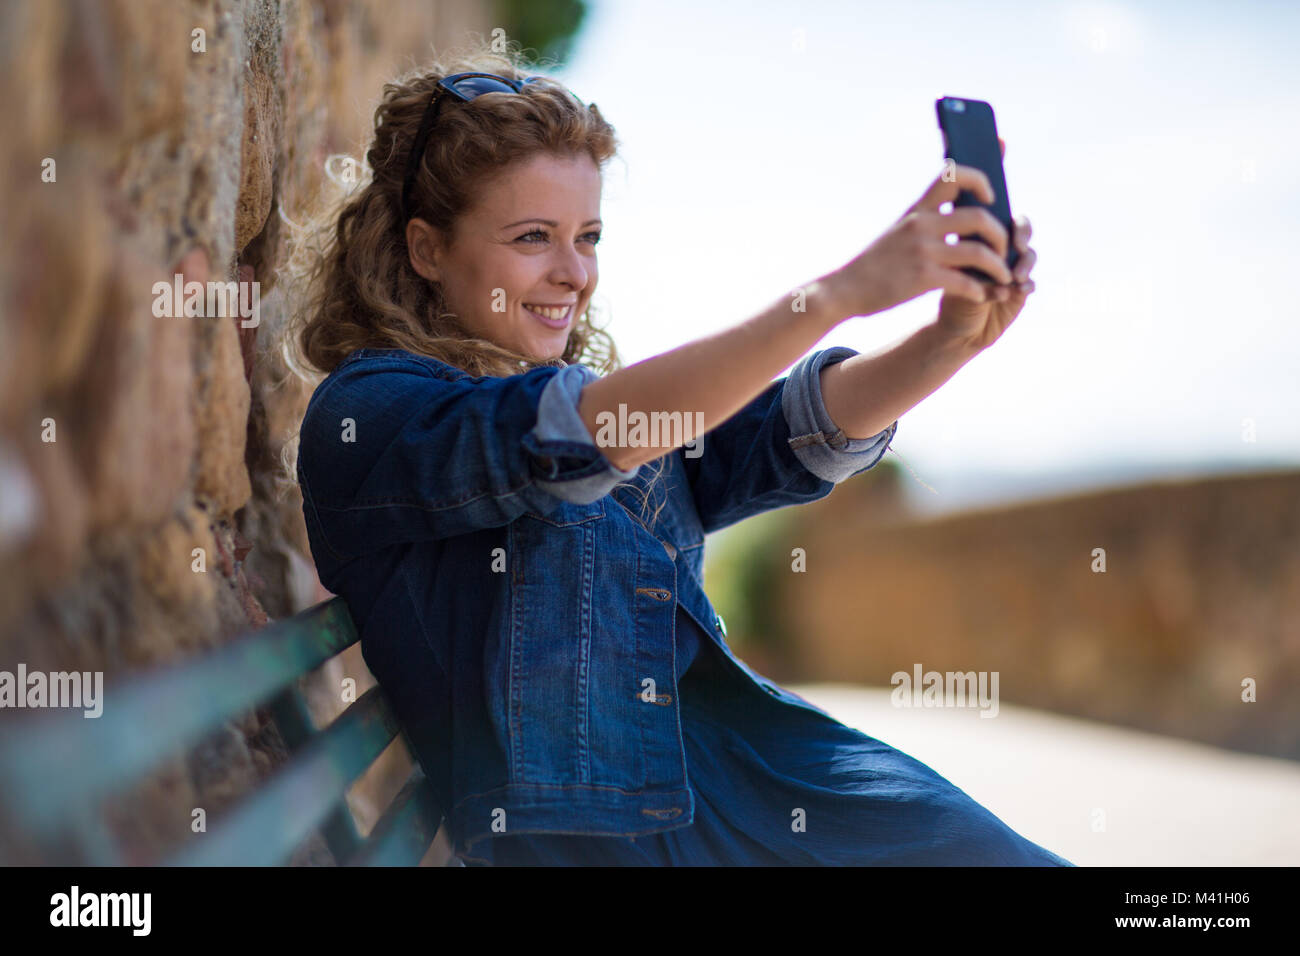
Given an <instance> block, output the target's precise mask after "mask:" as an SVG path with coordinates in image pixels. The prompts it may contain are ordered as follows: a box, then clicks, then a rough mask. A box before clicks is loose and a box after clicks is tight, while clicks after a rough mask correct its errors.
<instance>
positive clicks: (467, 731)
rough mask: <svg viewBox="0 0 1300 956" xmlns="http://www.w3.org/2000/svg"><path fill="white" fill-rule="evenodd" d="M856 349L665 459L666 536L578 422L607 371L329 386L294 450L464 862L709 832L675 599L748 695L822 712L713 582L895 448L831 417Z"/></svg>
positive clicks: (409, 357) (385, 363) (420, 362)
mask: <svg viewBox="0 0 1300 956" xmlns="http://www.w3.org/2000/svg"><path fill="white" fill-rule="evenodd" d="M855 354H856V352H855V351H854V350H852V349H849V348H844V347H836V348H830V349H825V350H822V351H817V352H813V353H810V354H809V355H807V356H805V357H804V358H802V359H801V360H800V361H799V362H798V363H797V364H796V365H795V366H794V367H793V369H792V370H791V372H790V374H789V375H788V376H787V377H785V378H783V379H779V380H777V381H774V382H772V383H771V384H770V385H769V386H768V387H767V388H765V389H764V390H763V392H762V393H761V394H759V395H758V396H757V397H756V398H754V399H753V400H752V401H750V402H749V403H748V404H747V405H745V406H744V407H743V408H742V409H741V410H740V411H738V412H737V413H736V414H735V415H733V416H732V417H731V418H729V419H728V420H727V421H725V422H723V423H721V424H720V425H718V426H716V427H715V428H713V429H712V430H710V431H708V432H706V433H705V434H704V435H703V437H702V438H700V439H698V440H697V441H698V443H699V444H698V448H699V449H700V451H699V452H697V451H696V447H694V446H687V447H683V448H678V449H676V450H675V451H674V452H672V453H671V454H668V455H666V456H664V458H663V461H664V462H665V467H664V472H663V477H662V479H661V480H660V481H658V482H655V483H654V486H653V488H652V491H651V497H650V503H651V507H650V508H649V511H648V512H647V513H649V512H652V511H653V507H654V506H657V505H659V504H660V503H664V507H663V509H662V511H661V512H660V514H659V516H658V518H657V519H656V520H655V521H654V522H653V524H652V525H651V526H649V527H648V526H647V523H646V522H645V521H644V520H643V518H642V513H641V509H640V504H641V494H644V493H645V492H646V490H647V486H649V485H650V479H651V478H652V477H653V475H654V468H653V467H651V466H648V465H639V466H637V467H636V468H633V469H631V470H629V471H620V470H617V469H615V468H614V467H613V465H612V464H611V463H610V462H609V460H608V459H607V458H606V457H605V455H604V454H603V453H602V451H601V450H600V448H599V447H598V446H597V445H596V443H595V442H594V441H593V440H592V437H591V435H590V434H589V433H588V432H587V429H586V426H585V425H584V424H583V422H582V419H581V417H580V416H579V414H578V408H577V406H578V396H579V393H580V391H581V389H582V387H583V386H584V385H586V384H587V383H589V382H591V381H594V380H595V379H596V378H597V377H598V376H597V375H596V373H595V372H594V371H593V370H592V369H590V368H588V367H587V366H585V365H569V366H566V367H564V368H558V367H554V366H545V367H541V368H534V369H531V370H529V371H526V372H522V373H519V374H516V375H512V376H509V377H493V376H479V377H471V376H470V375H468V374H467V373H465V372H464V371H463V370H461V369H458V368H455V367H453V366H450V365H447V364H445V363H443V362H440V361H437V360H436V359H432V358H427V357H424V356H419V355H415V354H412V353H410V352H406V351H403V350H399V349H360V350H358V351H355V352H353V353H352V354H351V355H349V356H348V357H347V358H346V359H345V360H344V361H343V362H342V363H340V364H339V366H338V367H337V368H336V369H335V370H334V371H333V372H332V373H331V374H330V375H329V377H328V378H326V379H325V380H324V381H323V382H322V383H321V384H320V385H319V387H318V388H317V389H316V391H315V393H314V394H313V395H312V397H311V401H310V402H309V404H308V407H307V411H306V415H305V417H304V421H303V424H302V430H301V442H300V447H299V455H298V478H299V481H300V484H301V489H302V496H303V512H304V516H305V519H306V523H307V533H308V536H309V540H310V544H311V549H312V554H313V555H314V557H315V560H316V566H317V570H318V572H319V575H320V579H321V582H322V583H323V584H324V585H325V587H326V588H328V589H329V590H330V591H331V592H333V593H334V594H338V595H341V596H342V597H343V598H344V600H345V601H346V603H347V605H348V608H349V610H350V611H351V613H352V615H353V618H354V619H355V621H356V623H357V626H358V628H359V630H360V633H361V644H362V653H363V656H364V659H365V661H366V664H367V666H368V667H369V668H370V670H371V672H372V673H373V674H374V675H375V677H376V679H377V680H378V681H379V682H380V685H381V686H382V687H383V688H384V690H385V692H386V693H387V695H388V696H389V698H390V699H391V700H392V702H393V706H394V708H395V710H396V711H397V713H398V716H399V717H400V718H401V719H402V722H403V724H404V725H405V727H406V730H407V735H408V739H409V740H410V742H411V745H412V747H413V748H414V749H415V751H416V756H417V757H418V759H419V760H420V763H421V766H422V767H423V769H424V771H425V773H426V774H427V775H428V777H429V779H430V781H431V782H432V783H433V785H434V788H435V791H436V792H437V793H438V795H439V797H440V798H441V800H442V805H443V807H444V809H445V810H446V811H447V813H448V817H449V823H450V833H451V837H452V839H453V842H454V848H455V850H456V852H457V853H458V854H460V855H466V854H467V853H468V852H469V849H470V847H471V845H472V844H473V843H475V842H476V841H478V840H480V839H483V838H485V837H490V836H492V835H493V834H497V833H504V832H509V833H524V832H549V833H576V834H589V835H606V836H608V835H622V836H640V835H643V834H648V833H653V832H658V831H662V830H669V829H673V828H676V827H680V826H687V825H689V824H690V823H691V822H692V814H693V802H692V797H691V793H690V790H689V787H688V786H687V779H686V767H685V762H684V751H683V745H682V733H681V723H680V720H681V718H680V714H679V710H678V701H677V686H676V673H677V672H676V664H675V654H676V640H675V618H676V609H677V606H678V605H679V604H680V605H681V607H682V608H683V609H684V610H685V612H686V613H687V614H689V615H690V617H691V618H693V619H694V621H695V622H696V623H697V624H699V625H700V627H701V628H702V629H703V630H704V631H705V632H706V633H708V634H709V635H710V636H711V637H712V638H713V640H714V641H716V643H717V645H718V647H719V648H720V649H721V650H722V653H723V655H725V658H726V660H727V661H729V662H731V664H734V667H735V669H736V671H737V672H738V673H739V674H740V675H743V679H744V680H748V681H752V682H753V685H754V686H755V687H757V688H762V691H765V692H766V693H767V694H769V695H771V698H772V699H774V700H776V701H779V702H780V703H781V704H782V705H786V706H793V707H806V708H811V709H813V710H816V711H818V712H819V713H824V712H822V711H821V710H820V709H819V708H817V707H815V706H814V705H813V704H811V703H809V702H808V701H805V700H804V699H803V698H801V697H799V696H798V695H796V694H793V693H791V692H789V691H787V690H784V689H783V688H780V687H778V686H776V685H775V684H773V683H772V682H770V681H768V680H767V679H765V678H764V677H762V676H761V675H759V674H757V673H755V672H754V671H752V670H751V669H750V668H749V667H748V666H747V665H746V664H745V663H744V662H743V661H741V660H740V659H739V658H737V657H735V655H733V654H732V652H731V650H730V648H729V647H728V646H727V643H726V639H725V630H724V625H723V622H722V619H721V617H720V616H719V615H718V614H717V612H716V611H715V610H714V608H713V605H712V604H711V603H710V601H709V598H708V597H707V596H706V595H705V593H704V589H703V578H702V571H703V562H704V536H705V535H706V534H708V533H709V532H710V531H716V530H718V529H719V528H724V527H726V526H728V525H731V524H734V523H735V522H737V521H740V520H741V519H743V518H746V517H748V516H750V515H754V514H758V513H759V512H763V511H768V510H770V509H774V508H780V507H784V506H787V505H795V504H801V503H803V502H808V501H815V500H817V499H819V498H823V497H825V496H826V495H827V494H829V493H830V491H831V490H832V489H833V488H834V486H835V485H836V484H837V483H838V482H840V481H843V480H844V479H845V478H847V477H849V476H850V475H854V474H857V473H858V472H861V471H866V470H867V469H869V468H871V467H872V466H874V465H875V464H876V463H877V462H878V461H879V460H880V459H881V458H882V457H883V455H884V453H885V450H886V448H887V447H888V445H889V443H890V441H892V439H893V436H894V433H895V431H896V430H897V428H898V422H894V423H893V424H892V425H890V426H889V428H887V429H885V430H884V431H883V432H881V433H880V434H878V435H875V436H873V437H871V438H863V439H853V440H850V439H847V438H846V437H845V435H844V434H843V432H842V431H840V430H839V429H838V428H837V427H836V426H835V424H834V423H833V422H832V421H831V420H830V418H829V417H828V415H827V413H826V409H825V407H824V405H823V403H822V397H821V387H820V378H819V373H820V370H821V368H822V366H823V365H825V364H826V363H829V362H836V361H840V360H842V359H844V358H847V357H849V356H851V355H855ZM620 481H628V482H630V483H632V485H633V486H634V487H635V489H636V490H632V489H629V488H628V487H626V486H624V487H620V488H614V485H615V484H616V483H617V482H620ZM638 492H640V494H638ZM762 691H760V699H766V698H763V697H762Z"/></svg>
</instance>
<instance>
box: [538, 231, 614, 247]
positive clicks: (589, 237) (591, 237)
mask: <svg viewBox="0 0 1300 956" xmlns="http://www.w3.org/2000/svg"><path fill="white" fill-rule="evenodd" d="M531 236H540V237H541V241H543V242H545V241H546V240H547V239H548V238H549V236H547V234H546V230H544V229H532V230H530V231H528V232H526V233H524V234H523V235H522V236H520V237H519V241H520V242H523V241H525V240H527V241H528V242H529V243H531V242H532V241H533V240H532V239H531V238H530V237H531ZM582 238H583V239H585V240H586V241H587V242H590V243H591V244H592V245H593V246H594V245H596V243H598V242H600V233H599V232H589V233H587V234H585V235H584V236H583V237H582Z"/></svg>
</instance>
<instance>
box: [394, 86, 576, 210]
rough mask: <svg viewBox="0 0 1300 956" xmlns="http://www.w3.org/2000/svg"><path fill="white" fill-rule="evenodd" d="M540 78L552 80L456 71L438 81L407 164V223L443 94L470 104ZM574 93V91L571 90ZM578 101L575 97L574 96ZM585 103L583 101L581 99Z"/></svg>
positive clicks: (519, 88)
mask: <svg viewBox="0 0 1300 956" xmlns="http://www.w3.org/2000/svg"><path fill="white" fill-rule="evenodd" d="M538 80H550V81H551V82H555V81H554V80H551V78H550V77H549V76H530V77H527V78H525V79H523V80H511V79H508V78H507V77H504V76H497V75H496V74H495V73H453V74H452V75H451V76H444V77H443V78H442V79H440V80H439V81H438V86H437V88H436V89H435V90H434V91H433V98H432V99H430V100H429V105H428V106H427V107H425V110H424V119H422V120H421V121H420V129H419V131H418V132H417V133H416V134H415V142H414V143H412V144H411V156H410V159H409V160H408V161H407V164H406V178H405V180H403V182H402V222H403V223H405V222H407V221H408V220H409V219H410V218H411V216H410V213H409V211H408V210H409V209H410V195H411V186H412V185H413V184H414V183H415V175H416V173H417V172H418V171H419V168H420V157H422V156H423V155H424V147H425V146H426V145H427V144H428V142H429V134H430V133H431V132H433V127H434V124H435V123H437V122H438V111H439V110H440V109H441V108H442V101H443V100H444V99H446V97H445V96H443V95H441V94H443V93H450V94H451V95H452V96H454V97H456V99H458V100H460V101H461V102H464V103H468V102H469V101H470V100H472V99H474V97H476V96H482V95H483V94H484V93H519V92H521V91H522V90H523V88H524V87H525V86H527V85H528V84H529V83H534V82H537V81H538ZM569 95H570V96H573V93H572V92H570V93H569ZM573 98H574V99H575V100H578V98H577V97H576V96H573ZM578 103H580V104H581V103H582V100H578Z"/></svg>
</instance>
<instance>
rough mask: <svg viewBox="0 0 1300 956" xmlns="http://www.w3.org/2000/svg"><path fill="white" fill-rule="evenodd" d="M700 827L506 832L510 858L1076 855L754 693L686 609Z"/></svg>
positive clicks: (683, 645) (858, 859)
mask: <svg viewBox="0 0 1300 956" xmlns="http://www.w3.org/2000/svg"><path fill="white" fill-rule="evenodd" d="M677 642H678V649H677V666H678V693H679V694H680V703H681V719H682V739H683V743H684V745H685V747H686V772H687V779H688V783H689V786H690V788H691V792H692V794H693V796H694V799H695V819H694V822H693V823H692V824H691V825H690V826H686V827H679V828H677V829H675V830H667V831H664V832H662V833H654V834H650V835H648V836H642V837H632V838H629V837H605V836H586V835H570V834H538V833H525V834H505V835H502V836H497V837H493V838H491V839H490V840H488V841H486V842H488V843H490V844H491V848H490V851H489V852H490V854H491V858H492V860H493V862H494V864H495V865H498V866H500V865H505V866H565V865H594V866H727V865H733V866H781V865H814V866H815V865H829V866H864V865H866V866H870V865H882V866H1073V865H1074V864H1072V863H1070V862H1069V861H1068V860H1065V859H1063V858H1062V857H1060V856H1057V855H1056V854H1055V853H1052V852H1050V851H1049V850H1046V849H1044V848H1043V847H1041V846H1038V845H1037V844H1036V843H1032V842H1030V841H1029V840H1026V839H1025V838H1024V837H1022V836H1020V835H1019V834H1018V833H1016V832H1015V831H1014V830H1012V829H1011V828H1010V827H1008V826H1007V825H1006V824H1005V823H1003V822H1002V821H1001V820H999V819H998V818H997V817H996V816H994V815H993V814H992V813H991V812H989V811H988V810H987V809H985V808H984V807H983V806H981V805H980V804H978V803H976V802H975V801H974V800H973V799H971V797H970V796H969V795H967V794H966V793H965V792H964V791H962V790H959V789H958V788H957V787H956V786H954V785H953V784H952V783H950V782H949V781H948V780H946V779H944V778H943V777H941V776H940V775H939V774H937V773H936V772H935V771H933V770H931V769H930V768H929V767H928V766H926V765H925V764H923V763H921V762H920V761H919V760H915V759H914V758H912V757H909V756H907V755H906V754H904V753H902V752H901V751H898V750H895V749H894V748H893V747H890V746H889V745H887V744H885V743H882V742H881V741H879V740H876V739H875V738H874V737H868V736H867V735H866V734H864V733H862V732H861V731H858V730H854V729H853V728H851V727H848V726H846V725H845V724H842V723H840V722H839V721H836V720H832V719H829V718H827V717H825V716H823V715H821V714H818V713H816V712H814V711H811V710H805V709H802V708H798V707H791V706H789V705H788V704H783V703H781V702H780V701H777V700H773V699H771V698H769V697H768V696H767V695H766V694H762V693H758V694H756V693H755V692H754V687H753V685H750V684H746V683H742V681H741V680H740V679H739V678H738V677H737V676H736V675H735V672H734V671H733V670H731V669H730V668H728V667H727V666H726V661H725V659H724V658H723V657H722V654H721V652H720V651H719V650H718V649H717V647H715V646H714V644H713V641H712V640H711V639H710V638H709V637H708V636H707V635H705V634H702V633H701V632H700V630H699V627H698V625H696V624H695V622H694V620H693V619H692V618H691V617H690V616H689V615H688V614H686V613H685V612H684V611H683V610H681V608H678V611H677Z"/></svg>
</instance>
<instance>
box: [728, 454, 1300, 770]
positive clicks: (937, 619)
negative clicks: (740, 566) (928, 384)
mask: <svg viewBox="0 0 1300 956" xmlns="http://www.w3.org/2000/svg"><path fill="white" fill-rule="evenodd" d="M874 482H875V475H874V474H873V473H871V472H869V473H867V474H866V475H862V476H859V477H858V478H853V479H850V480H849V481H847V482H845V484H844V486H843V487H842V488H839V489H836V491H835V492H834V494H832V495H830V496H828V497H827V498H825V499H823V500H822V501H819V502H816V504H815V506H805V507H804V508H801V509H798V510H799V511H800V512H801V514H800V516H799V520H796V521H786V522H784V523H781V524H779V525H776V526H774V528H773V530H772V531H771V533H770V536H769V537H768V538H766V539H764V540H762V541H755V542H754V543H753V545H752V546H751V551H752V554H751V566H750V570H749V571H748V572H747V573H748V574H749V575H751V577H752V580H751V581H750V582H749V585H748V592H749V593H761V594H762V595H763V600H764V602H765V608H766V609H767V613H766V615H765V616H761V615H755V616H753V618H751V620H752V623H753V625H755V626H751V627H750V628H749V631H750V633H749V634H745V633H743V631H742V632H741V633H740V634H739V642H738V648H737V649H738V652H739V653H740V654H741V656H743V657H746V659H747V660H750V661H751V662H752V663H753V664H754V665H755V666H756V667H757V668H758V669H759V670H760V671H762V672H764V673H769V674H770V675H771V676H772V677H774V678H776V679H778V680H783V681H787V682H814V681H843V682H848V683H862V684H869V685H873V686H883V687H888V686H890V680H891V677H892V675H894V674H895V673H897V672H900V671H901V672H903V673H906V674H909V675H910V674H912V673H913V669H914V667H915V665H916V664H920V665H922V667H923V670H924V671H930V670H933V671H938V672H940V673H943V672H947V671H960V672H969V671H976V672H979V671H988V672H993V671H997V672H998V673H999V675H1000V687H999V694H1000V697H1001V700H1002V701H1003V702H1005V703H1009V704H1022V705H1026V706H1030V707H1037V708H1042V709H1044V710H1049V711H1056V712H1058V713H1064V714H1071V715H1075V716H1079V717H1086V718H1091V719H1094V720H1100V721H1105V722H1107V723H1114V724H1120V725H1123V726H1128V727H1134V728H1138V729H1141V730H1146V731H1150V732H1153V733H1159V734H1168V735H1171V736H1176V737H1183V738H1185V739H1189V740H1196V741H1199V742H1202V743H1207V744H1212V745H1216V746H1220V747H1226V748H1231V749H1235V750H1242V751H1247V752H1252V753H1259V754H1268V755H1270V756H1276V757H1284V758H1288V759H1291V760H1300V471H1295V470H1283V471H1277V472H1263V473H1259V474H1247V475H1232V476H1215V477H1206V478H1201V479H1195V480H1182V481H1169V482H1152V483H1149V484H1143V485H1138V486H1135V487H1128V488H1115V489H1107V490H1102V491H1097V492H1094V493H1091V494H1078V495H1071V496H1065V497H1060V498H1051V499H1046V500H1041V501H1033V502H1028V503H1024V504H1020V505H1012V506H1007V507H998V508H986V509H979V510H971V511H968V512H964V513H961V514H956V515H949V516H945V517H940V518H932V519H924V520H918V519H914V518H911V517H910V516H908V515H906V514H905V513H904V514H898V513H895V514H894V515H892V516H887V513H885V512H882V511H881V510H879V509H876V510H872V509H867V508H863V507H861V504H860V501H861V500H862V499H864V498H867V497H870V495H869V494H868V492H870V490H871V487H872V485H873V483H874ZM846 493H847V496H846ZM842 496H843V497H842ZM795 548H802V549H804V556H805V558H804V564H803V569H804V570H803V571H802V573H800V572H798V571H797V570H795V569H794V561H793V559H792V557H791V555H792V551H793V549H795ZM1098 549H1102V550H1104V555H1103V554H1101V553H1099V552H1098ZM1102 558H1104V565H1103V564H1101V563H1100V560H1101V559H1102ZM1103 567H1104V570H1102V568H1103ZM759 627H761V629H762V630H763V633H759V632H758V628H759ZM751 644H752V645H754V652H753V653H751V651H750V647H751ZM764 668H767V670H764ZM1243 681H1249V682H1252V683H1253V685H1254V687H1255V699H1254V700H1253V701H1248V700H1243V690H1244V689H1245V688H1243ZM864 729H865V730H867V732H868V733H869V732H870V728H864Z"/></svg>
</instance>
